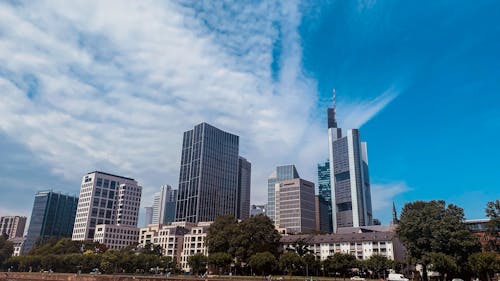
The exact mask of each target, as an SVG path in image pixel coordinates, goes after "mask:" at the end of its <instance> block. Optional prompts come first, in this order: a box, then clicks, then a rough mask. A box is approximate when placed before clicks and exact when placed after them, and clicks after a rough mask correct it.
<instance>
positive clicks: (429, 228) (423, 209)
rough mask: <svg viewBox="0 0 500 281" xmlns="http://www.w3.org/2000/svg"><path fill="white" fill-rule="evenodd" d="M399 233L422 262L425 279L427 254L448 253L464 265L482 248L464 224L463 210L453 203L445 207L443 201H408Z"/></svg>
mask: <svg viewBox="0 0 500 281" xmlns="http://www.w3.org/2000/svg"><path fill="white" fill-rule="evenodd" d="M396 232H397V235H398V236H399V239H400V240H401V242H402V243H403V244H404V245H405V247H406V250H407V253H408V256H409V257H410V258H411V259H412V260H413V261H415V262H417V263H420V264H421V265H422V267H423V270H422V271H423V276H422V278H423V279H424V281H427V280H428V278H427V266H428V264H429V262H430V259H429V257H428V256H427V254H428V253H432V252H434V253H443V254H445V255H449V256H451V257H452V258H454V259H455V260H456V261H457V265H458V266H459V267H462V265H464V266H465V265H466V264H467V258H468V256H469V255H470V254H471V253H474V252H477V251H479V250H480V247H479V244H478V241H477V239H476V238H475V237H474V236H472V234H471V233H470V232H469V231H468V230H467V227H466V225H465V224H464V212H463V209H461V208H459V207H457V206H455V205H452V204H450V205H448V206H447V207H446V205H445V202H444V201H429V202H424V201H416V202H412V203H408V204H406V205H405V207H404V208H403V211H402V212H401V219H400V222H399V226H398V228H397V230H396Z"/></svg>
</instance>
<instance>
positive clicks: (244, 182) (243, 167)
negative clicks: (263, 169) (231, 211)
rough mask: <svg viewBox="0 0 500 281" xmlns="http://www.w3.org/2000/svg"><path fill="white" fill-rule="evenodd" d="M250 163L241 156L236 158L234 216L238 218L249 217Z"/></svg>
mask: <svg viewBox="0 0 500 281" xmlns="http://www.w3.org/2000/svg"><path fill="white" fill-rule="evenodd" d="M251 175H252V164H251V163H250V162H248V161H247V159H245V158H243V157H241V156H240V157H239V159H238V201H237V206H236V210H237V214H236V217H237V218H238V219H240V220H244V219H248V218H249V217H250V185H251Z"/></svg>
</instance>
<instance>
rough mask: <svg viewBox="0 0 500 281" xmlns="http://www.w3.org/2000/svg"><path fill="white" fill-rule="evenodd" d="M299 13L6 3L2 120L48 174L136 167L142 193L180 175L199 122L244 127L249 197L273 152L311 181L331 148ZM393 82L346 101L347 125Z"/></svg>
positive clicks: (1, 7) (261, 192) (287, 8)
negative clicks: (305, 56) (185, 137)
mask: <svg viewBox="0 0 500 281" xmlns="http://www.w3.org/2000/svg"><path fill="white" fill-rule="evenodd" d="M181 3H182V2H181ZM221 5H222V6H221ZM33 11H36V13H34V12H33ZM301 16H302V15H301V13H300V9H299V3H298V1H286V2H274V1H269V2H266V1H263V2H260V3H254V4H252V5H249V4H245V3H241V2H240V1H232V2H230V3H229V2H225V3H224V4H222V3H220V2H213V1H197V2H193V3H189V2H187V3H184V4H180V3H177V2H166V3H163V2H154V1H141V2H136V1H105V2H103V1H71V2H67V1H36V2H20V3H19V4H18V5H15V6H14V5H13V4H8V3H1V4H0V92H1V93H2V94H1V95H0V115H1V118H0V130H1V131H2V132H4V133H5V134H6V135H8V136H9V138H11V139H13V140H15V141H16V142H18V143H22V144H23V145H25V146H26V147H28V148H29V150H30V151H32V152H33V153H34V154H36V155H37V156H38V157H40V159H42V161H44V162H45V163H47V166H48V167H49V168H50V171H51V172H52V173H53V174H56V175H59V176H61V177H64V178H66V179H70V180H71V181H73V180H74V181H75V182H77V181H78V179H80V178H81V176H82V175H83V174H84V173H85V172H88V171H91V170H96V169H99V170H105V171H109V172H114V173H119V174H123V175H125V176H131V177H135V178H136V179H138V181H139V182H140V183H141V184H142V185H144V187H145V196H144V200H143V201H145V202H150V201H151V198H150V195H151V194H152V193H153V192H155V191H156V189H157V188H158V187H159V186H160V185H161V184H164V183H170V184H172V185H174V186H175V184H176V183H177V179H178V169H179V161H180V147H181V138H182V132H183V131H185V130H188V129H190V128H192V126H193V125H195V124H197V123H199V122H201V121H207V122H209V123H212V124H213V125H215V126H218V127H220V128H221V129H224V130H227V131H230V132H233V133H236V134H238V135H240V136H241V139H240V143H241V154H242V155H244V156H246V157H247V158H248V159H249V160H250V161H251V162H252V163H253V167H252V171H253V178H252V183H253V192H252V199H253V200H254V201H257V202H264V201H265V200H266V199H267V193H266V190H265V186H266V180H267V176H268V175H269V174H270V173H271V171H272V170H273V168H274V166H275V165H277V164H282V163H296V164H297V165H298V166H299V168H302V171H301V174H302V175H304V176H305V177H307V178H308V179H310V180H315V179H316V173H315V167H316V166H315V163H316V162H317V161H321V160H322V159H324V157H325V156H326V155H327V154H326V150H327V147H328V146H327V143H326V142H327V138H326V132H325V130H324V128H322V127H320V125H319V124H320V123H319V122H317V120H313V119H311V116H312V114H310V113H311V112H312V111H313V110H315V105H316V99H317V92H316V84H315V81H314V80H313V79H311V78H309V77H307V76H305V75H304V74H303V70H302V64H301V62H302V47H301V41H300V40H301V39H300V36H299V33H298V27H299V25H300V22H301ZM278 42H279V44H278ZM277 45H279V46H280V47H279V49H280V50H279V52H278V54H279V56H278V57H275V53H276V52H275V48H276V46H277ZM276 62H278V64H279V72H278V75H275V73H273V69H272V67H271V65H272V64H273V63H276ZM395 95H396V94H394V93H387V94H384V95H382V96H381V97H379V98H375V99H374V100H370V101H361V102H359V103H357V104H352V107H350V108H351V109H352V112H351V113H352V114H354V115H356V116H354V115H353V116H352V117H349V116H351V115H349V114H347V115H346V124H352V126H358V125H362V124H363V123H364V122H366V121H367V120H369V119H370V118H371V117H373V116H374V115H375V114H376V113H377V112H379V111H380V110H381V109H382V108H383V107H384V106H385V105H387V104H388V103H389V102H390V101H391V100H392V99H393V98H394V97H395ZM356 112H357V113H356ZM355 113H356V114H355ZM2 176H7V175H2ZM75 179H76V180H75ZM33 188H35V187H33ZM76 188H77V187H76Z"/></svg>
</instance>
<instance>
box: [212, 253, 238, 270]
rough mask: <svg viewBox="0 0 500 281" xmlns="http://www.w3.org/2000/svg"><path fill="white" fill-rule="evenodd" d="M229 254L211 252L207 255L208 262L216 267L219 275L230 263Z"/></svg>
mask: <svg viewBox="0 0 500 281" xmlns="http://www.w3.org/2000/svg"><path fill="white" fill-rule="evenodd" d="M232 260H233V259H232V258H231V255H230V254H228V253H223V252H220V253H213V254H210V255H208V264H209V265H212V266H214V267H216V268H217V271H218V273H219V275H220V274H221V272H222V271H226V270H227V268H228V267H229V265H230V264H231V261H232Z"/></svg>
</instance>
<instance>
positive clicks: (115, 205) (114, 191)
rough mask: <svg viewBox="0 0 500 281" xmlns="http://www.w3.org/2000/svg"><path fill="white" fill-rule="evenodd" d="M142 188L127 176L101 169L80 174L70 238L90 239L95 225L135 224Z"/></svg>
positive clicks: (134, 225) (93, 233)
mask: <svg viewBox="0 0 500 281" xmlns="http://www.w3.org/2000/svg"><path fill="white" fill-rule="evenodd" d="M141 193H142V187H141V186H139V185H138V184H137V181H135V180H134V179H131V178H126V177H122V176H117V175H112V174H108V173H104V172H98V171H95V172H91V173H88V174H86V175H85V176H83V178H82V184H81V189H80V201H79V202H78V209H77V212H76V219H75V226H74V229H73V236H72V239H73V240H78V241H82V240H93V239H94V235H95V230H96V226H97V225H103V224H106V225H122V226H129V227H137V220H138V216H139V207H140V201H141Z"/></svg>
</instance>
